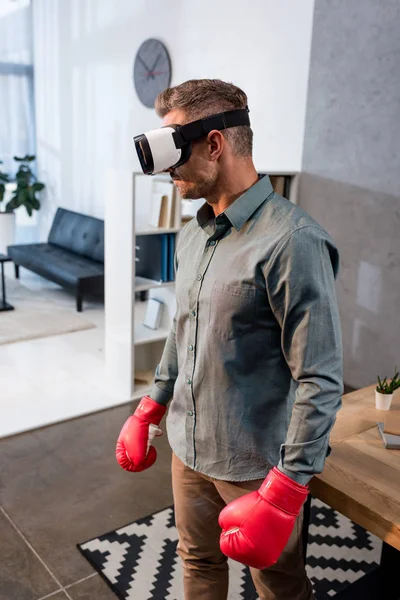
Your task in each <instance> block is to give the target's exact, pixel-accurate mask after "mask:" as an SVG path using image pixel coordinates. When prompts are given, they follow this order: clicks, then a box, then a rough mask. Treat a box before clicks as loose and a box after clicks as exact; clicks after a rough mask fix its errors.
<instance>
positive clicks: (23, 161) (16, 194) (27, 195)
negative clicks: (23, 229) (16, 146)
mask: <svg viewBox="0 0 400 600" xmlns="http://www.w3.org/2000/svg"><path fill="white" fill-rule="evenodd" d="M35 158H36V157H35V156H34V155H29V154H27V155H26V156H22V157H19V156H14V160H15V161H16V162H17V163H19V167H18V171H17V173H16V175H15V181H16V187H15V190H14V191H13V195H12V197H11V200H10V201H9V202H8V204H7V206H6V209H7V208H8V209H9V210H16V209H17V208H19V207H20V206H23V207H25V209H26V212H27V213H28V215H29V217H31V216H32V214H33V211H34V210H39V208H40V202H39V199H38V198H37V196H36V195H37V194H38V192H41V191H42V190H43V189H44V187H45V186H44V183H42V182H40V181H38V180H37V179H36V176H35V175H34V173H33V171H32V169H31V166H30V165H31V163H32V162H33V161H34V160H35Z"/></svg>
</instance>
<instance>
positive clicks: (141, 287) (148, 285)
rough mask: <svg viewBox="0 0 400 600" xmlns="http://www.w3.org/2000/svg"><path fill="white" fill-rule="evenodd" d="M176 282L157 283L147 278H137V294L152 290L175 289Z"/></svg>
mask: <svg viewBox="0 0 400 600" xmlns="http://www.w3.org/2000/svg"><path fill="white" fill-rule="evenodd" d="M174 285H175V281H155V280H154V279H147V278H146V277H135V292H144V291H146V290H151V289H152V288H159V287H173V286H174Z"/></svg>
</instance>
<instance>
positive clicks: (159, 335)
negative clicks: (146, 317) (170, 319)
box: [134, 323, 169, 346]
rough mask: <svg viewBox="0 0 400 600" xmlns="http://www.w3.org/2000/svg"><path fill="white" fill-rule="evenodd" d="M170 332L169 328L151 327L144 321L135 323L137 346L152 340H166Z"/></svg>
mask: <svg viewBox="0 0 400 600" xmlns="http://www.w3.org/2000/svg"><path fill="white" fill-rule="evenodd" d="M168 334H169V331H168V329H149V328H148V327H145V326H144V325H143V323H137V324H136V325H135V337H134V342H135V346H140V345H142V344H149V343H150V342H164V341H165V340H166V339H167V337H168Z"/></svg>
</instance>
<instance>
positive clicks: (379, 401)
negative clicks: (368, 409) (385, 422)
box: [375, 390, 393, 410]
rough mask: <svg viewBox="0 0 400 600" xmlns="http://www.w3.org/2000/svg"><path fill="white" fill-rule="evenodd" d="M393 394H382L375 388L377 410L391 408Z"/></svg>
mask: <svg viewBox="0 0 400 600" xmlns="http://www.w3.org/2000/svg"><path fill="white" fill-rule="evenodd" d="M392 399H393V394H382V393H381V392H377V391H376V390H375V408H376V409H377V410H390V406H391V404H392Z"/></svg>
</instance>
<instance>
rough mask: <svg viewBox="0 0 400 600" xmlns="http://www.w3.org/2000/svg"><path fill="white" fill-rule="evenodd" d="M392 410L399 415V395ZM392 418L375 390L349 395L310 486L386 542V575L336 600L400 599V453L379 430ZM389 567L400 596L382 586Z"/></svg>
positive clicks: (383, 564)
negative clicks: (379, 403)
mask: <svg viewBox="0 0 400 600" xmlns="http://www.w3.org/2000/svg"><path fill="white" fill-rule="evenodd" d="M392 410H398V411H400V393H399V391H397V392H396V394H395V396H394V398H393V403H392V408H391V411H392ZM387 414H388V413H387V411H378V410H376V409H375V385H371V386H368V387H365V388H362V389H359V390H356V391H355V392H352V393H350V394H346V395H344V396H343V406H342V408H341V409H340V411H339V413H338V416H337V420H336V423H335V425H334V427H333V429H332V433H331V438H330V444H331V447H332V452H331V454H330V456H329V457H328V458H327V459H326V463H325V467H324V470H323V472H322V473H321V474H320V475H316V476H315V477H314V478H313V479H312V481H311V482H310V492H311V495H312V496H314V497H315V498H319V499H320V500H322V501H323V502H325V503H326V504H328V505H329V506H331V507H332V508H334V509H335V510H337V511H339V512H340V513H342V514H343V515H345V516H346V517H348V518H349V519H351V520H352V521H354V522H355V523H358V524H359V525H361V526H362V527H364V528H365V529H367V530H368V531H370V532H371V533H373V534H375V535H376V536H377V537H379V538H380V539H381V540H383V541H384V545H383V551H382V558H381V567H379V569H377V571H384V573H375V575H379V576H380V577H378V579H377V581H376V582H375V581H374V582H372V578H371V577H369V575H370V574H369V575H366V576H365V577H363V578H362V579H363V580H365V582H364V586H362V584H361V586H360V585H359V582H355V584H353V585H351V586H349V587H350V588H352V590H353V591H350V592H347V594H346V590H345V593H343V592H342V593H341V594H338V595H337V596H335V598H341V599H342V598H343V599H344V598H351V599H352V600H353V599H356V598H362V599H363V600H367V599H368V598H379V599H380V600H381V599H383V598H385V600H386V599H387V600H389V598H394V599H396V600H397V598H400V583H399V581H400V580H399V574H400V553H399V552H397V551H398V550H400V450H387V449H386V448H384V446H383V443H382V440H381V438H380V435H379V432H378V429H377V427H376V423H377V421H384V419H385V417H386V415H387ZM393 548H395V549H396V550H393ZM388 567H390V571H391V575H390V576H389V579H390V581H392V583H394V582H395V583H396V586H397V594H398V595H396V592H395V595H390V594H389V595H387V594H388V592H387V591H385V590H386V585H387V583H382V579H381V576H382V574H384V576H385V578H386V580H387V578H388V572H387V568H388ZM395 568H396V569H397V571H396V578H394V569H395ZM359 581H360V580H359ZM382 585H383V586H384V587H385V590H384V589H383V588H382ZM357 587H359V590H358V589H356V588H357ZM383 592H384V595H383ZM374 594H377V595H374Z"/></svg>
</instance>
